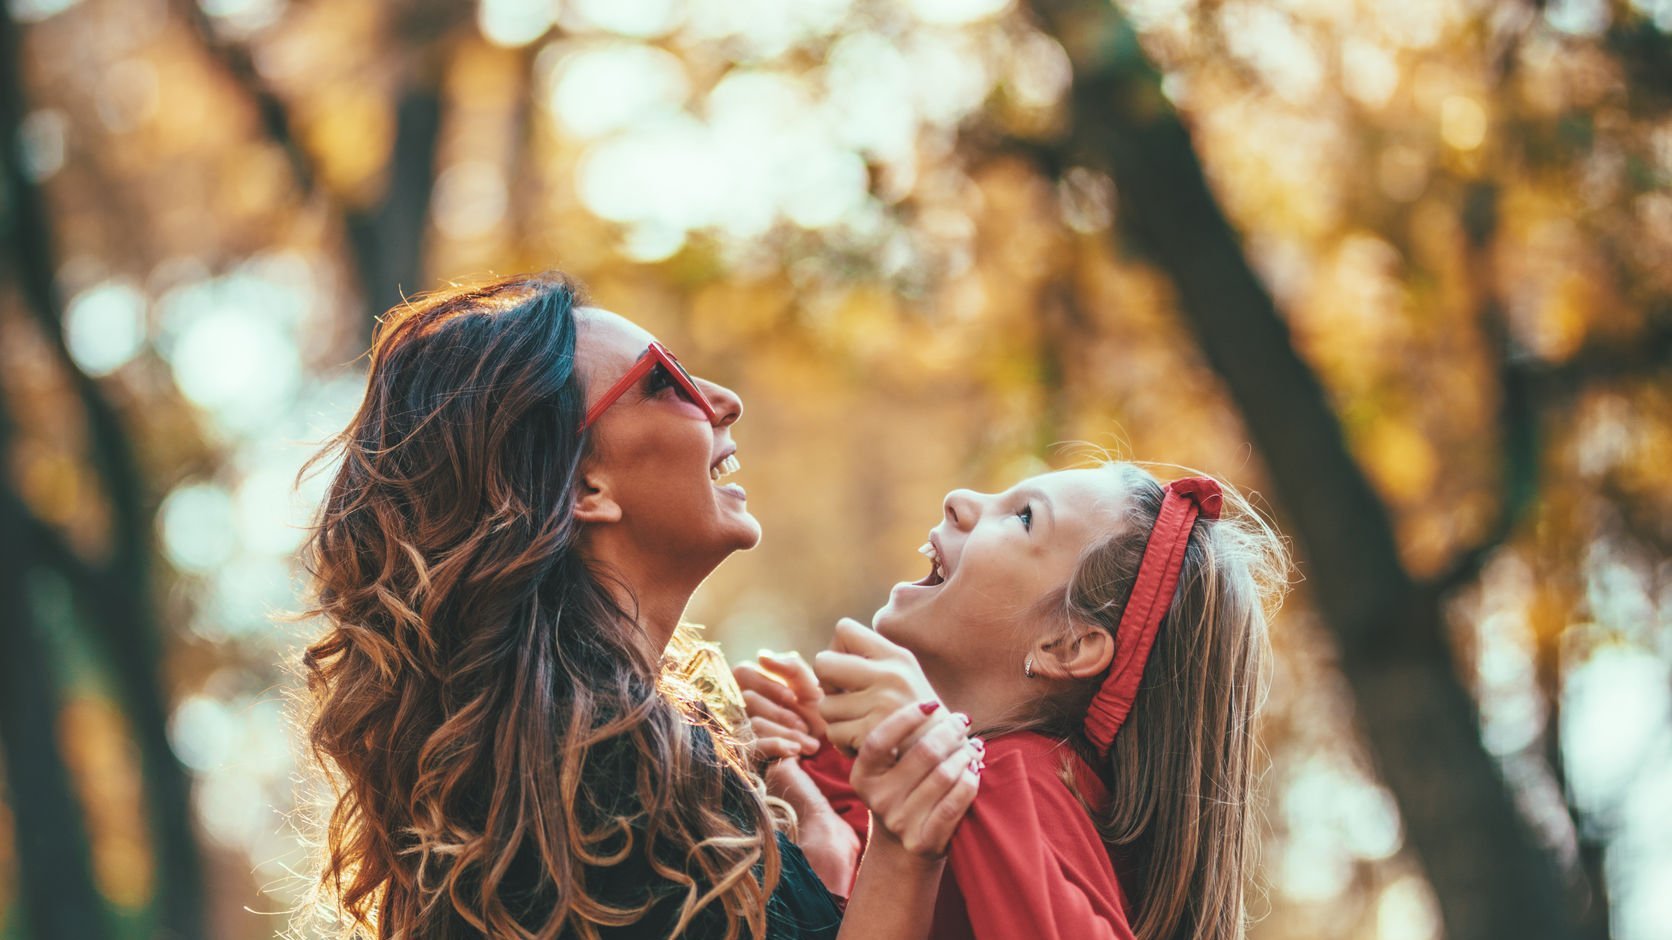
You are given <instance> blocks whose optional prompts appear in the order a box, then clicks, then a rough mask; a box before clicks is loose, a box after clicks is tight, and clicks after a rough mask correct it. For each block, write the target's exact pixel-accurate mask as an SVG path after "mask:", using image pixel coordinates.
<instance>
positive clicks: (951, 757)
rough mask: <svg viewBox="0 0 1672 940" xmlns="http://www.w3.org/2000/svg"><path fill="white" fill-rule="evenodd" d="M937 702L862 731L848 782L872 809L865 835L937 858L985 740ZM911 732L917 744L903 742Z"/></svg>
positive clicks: (973, 787) (976, 771)
mask: <svg viewBox="0 0 1672 940" xmlns="http://www.w3.org/2000/svg"><path fill="white" fill-rule="evenodd" d="M964 730H965V729H964V723H963V722H962V721H960V720H958V719H957V718H956V717H954V716H948V715H947V714H946V713H945V712H944V711H943V710H941V708H940V703H939V702H936V701H933V700H931V701H927V702H921V703H916V702H914V703H910V704H907V705H905V706H904V707H902V708H898V709H896V710H895V711H894V712H893V713H891V714H889V715H888V716H887V717H885V718H884V719H883V720H882V721H881V722H879V723H878V724H877V726H876V727H875V728H872V729H871V731H870V732H869V733H868V734H866V735H865V738H864V740H863V741H862V742H861V743H860V746H859V756H858V757H857V758H856V759H855V760H854V764H853V776H852V779H851V782H852V784H853V788H854V790H855V791H857V792H858V793H859V796H860V798H861V799H863V800H864V801H865V805H867V806H869V807H870V808H871V841H872V845H873V846H879V847H881V846H880V843H881V842H882V841H884V840H891V841H892V842H894V843H897V845H898V846H899V847H900V848H902V849H904V850H905V851H906V852H909V853H911V854H913V855H917V856H920V857H923V858H926V859H938V858H940V857H941V856H943V855H945V854H946V846H947V843H948V842H950V841H951V839H952V832H953V830H954V829H956V828H957V827H958V823H959V822H960V821H962V820H963V818H964V813H965V812H967V811H968V810H969V808H970V804H971V803H972V802H974V800H975V795H976V792H977V790H978V788H979V786H980V782H981V769H982V767H983V764H982V760H981V758H982V755H983V754H984V753H986V749H987V748H986V745H985V744H984V743H983V742H982V741H981V739H980V738H970V737H967V736H966V735H965V733H964ZM913 737H916V743H911V744H908V743H907V742H908V741H909V740H910V739H911V738H913Z"/></svg>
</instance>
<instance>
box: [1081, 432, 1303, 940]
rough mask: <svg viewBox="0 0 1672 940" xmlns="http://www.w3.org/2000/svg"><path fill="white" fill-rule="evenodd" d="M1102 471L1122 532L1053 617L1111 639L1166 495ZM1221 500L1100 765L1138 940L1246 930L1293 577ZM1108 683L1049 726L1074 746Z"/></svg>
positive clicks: (1241, 515)
mask: <svg viewBox="0 0 1672 940" xmlns="http://www.w3.org/2000/svg"><path fill="white" fill-rule="evenodd" d="M1105 467H1106V468H1107V469H1108V470H1109V472H1112V473H1115V474H1118V475H1119V477H1120V480H1121V484H1122V490H1123V491H1124V492H1125V494H1126V496H1125V498H1124V502H1123V504H1122V506H1123V512H1122V516H1121V519H1120V520H1119V522H1118V523H1117V525H1116V526H1115V527H1114V529H1113V531H1112V532H1111V534H1110V535H1109V536H1107V537H1106V538H1104V539H1102V540H1100V541H1097V542H1095V543H1093V545H1092V546H1091V547H1090V548H1089V549H1088V550H1087V551H1086V552H1085V554H1084V555H1083V556H1082V557H1081V559H1080V564H1079V566H1078V568H1077V569H1076V571H1075V573H1074V575H1073V577H1072V578H1071V579H1070V581H1069V583H1068V586H1067V588H1066V589H1065V590H1064V592H1063V593H1062V594H1061V595H1060V596H1059V597H1058V598H1056V599H1055V601H1054V602H1053V605H1057V604H1060V605H1061V606H1060V607H1058V609H1059V610H1063V611H1064V612H1065V613H1066V615H1067V617H1068V618H1069V620H1070V621H1071V622H1074V623H1079V624H1095V625H1099V626H1102V627H1103V628H1105V629H1107V630H1108V631H1109V632H1110V633H1111V634H1113V633H1115V631H1116V629H1117V627H1118V625H1119V623H1120V618H1121V613H1122V611H1124V610H1125V608H1126V602H1127V599H1128V597H1129V596H1130V595H1131V593H1132V584H1133V580H1134V579H1135V578H1136V577H1137V573H1138V566H1139V563H1140V562H1141V561H1142V559H1143V555H1144V547H1145V545H1146V544H1147V543H1148V541H1149V534H1150V529H1151V528H1152V527H1153V526H1154V525H1155V520H1156V517H1157V515H1158V514H1159V513H1160V511H1161V502H1162V496H1163V494H1162V486H1161V483H1160V482H1159V481H1157V480H1156V478H1155V477H1154V476H1153V475H1152V474H1151V473H1149V472H1148V471H1147V470H1145V469H1144V468H1142V467H1140V466H1138V465H1136V464H1132V463H1124V462H1112V463H1108V464H1105ZM1221 489H1222V491H1223V498H1224V511H1223V513H1222V514H1221V516H1220V518H1218V519H1212V520H1210V519H1198V520H1197V521H1196V523H1195V525H1194V526H1193V527H1192V529H1191V533H1190V537H1189V541H1188V542H1187V545H1186V548H1185V553H1184V561H1183V564H1182V566H1181V569H1180V575H1179V583H1178V587H1177V589H1176V591H1175V593H1174V595H1173V601H1172V605H1171V607H1170V608H1169V609H1168V611H1167V615H1166V617H1165V618H1164V619H1163V620H1162V622H1161V626H1160V629H1159V630H1158V631H1157V633H1156V639H1155V645H1154V646H1153V647H1152V648H1151V650H1150V655H1149V661H1148V663H1147V664H1146V666H1145V668H1144V677H1143V682H1142V684H1141V685H1140V686H1139V690H1138V694H1137V697H1136V699H1135V700H1134V703H1133V707H1132V713H1131V714H1130V715H1129V716H1128V717H1127V720H1126V723H1125V724H1124V725H1123V726H1122V727H1121V730H1120V732H1119V733H1118V734H1117V735H1116V736H1115V740H1114V744H1113V746H1112V747H1111V748H1110V750H1109V755H1108V757H1107V759H1106V761H1105V762H1104V763H1103V765H1102V770H1103V772H1104V773H1107V774H1108V776H1109V780H1110V784H1111V785H1110V789H1109V800H1108V803H1107V805H1106V807H1104V808H1103V809H1102V811H1101V812H1099V813H1097V814H1096V815H1097V820H1096V821H1097V824H1098V829H1099V830H1100V831H1101V833H1102V835H1103V839H1104V841H1105V842H1106V843H1107V844H1108V845H1109V847H1110V850H1111V854H1112V855H1113V856H1114V858H1115V860H1116V867H1117V869H1118V870H1119V871H1120V872H1121V873H1122V876H1123V882H1126V884H1125V886H1126V888H1127V891H1128V893H1129V894H1130V895H1131V897H1132V900H1133V903H1134V906H1135V908H1136V917H1135V918H1134V923H1133V928H1134V932H1135V933H1136V934H1137V936H1138V937H1139V938H1140V940H1237V938H1241V937H1242V936H1244V934H1245V931H1246V913H1245V905H1244V901H1243V894H1244V888H1245V879H1246V877H1247V876H1248V874H1249V871H1250V864H1251V850H1252V845H1253V838H1252V833H1251V832H1250V825H1251V821H1252V809H1251V800H1250V798H1251V792H1252V789H1253V784H1254V774H1255V763H1256V748H1257V745H1256V742H1255V738H1254V729H1255V717H1256V714H1257V712H1258V711H1259V707H1260V704H1261V700H1262V698H1263V696H1264V691H1265V689H1264V682H1265V670H1266V668H1267V660H1268V659H1269V644H1268V640H1267V634H1266V625H1267V621H1268V619H1269V617H1270V616H1271V615H1272V614H1273V613H1274V612H1275V610H1276V606H1277V604H1278V603H1279V602H1280V600H1281V598H1282V596H1283V593H1284V591H1285V589H1286V587H1287V584H1288V576H1289V571H1290V566H1289V557H1288V551H1287V548H1286V546H1285V545H1284V543H1283V540H1282V539H1281V538H1280V537H1279V536H1278V535H1277V534H1276V532H1275V531H1274V530H1273V529H1272V528H1271V527H1270V525H1269V524H1267V523H1266V522H1265V520H1264V519H1263V518H1261V516H1260V514H1259V513H1258V512H1256V511H1255V510H1254V509H1253V508H1252V507H1251V506H1250V505H1249V504H1248V501H1247V500H1246V499H1245V498H1244V497H1242V496H1241V495H1240V494H1238V493H1237V491H1236V490H1235V489H1233V488H1231V487H1230V486H1223V485H1222V487H1221ZM1101 681H1102V677H1101V676H1099V677H1098V678H1097V680H1096V681H1094V682H1091V683H1087V684H1086V685H1085V686H1084V687H1083V688H1080V689H1078V690H1077V692H1078V693H1079V694H1078V696H1077V698H1076V700H1075V701H1074V702H1072V703H1061V702H1058V703H1052V705H1053V706H1054V707H1053V709H1052V711H1053V718H1054V720H1053V721H1051V724H1053V725H1056V726H1058V727H1059V728H1061V729H1068V728H1072V729H1074V732H1070V733H1071V734H1072V733H1077V732H1078V728H1079V722H1080V720H1081V719H1082V718H1083V716H1084V715H1085V706H1086V704H1087V703H1088V702H1089V701H1090V699H1091V696H1092V694H1093V693H1094V692H1095V691H1096V688H1097V685H1098V684H1100V683H1101ZM1082 743H1083V744H1084V743H1085V742H1082ZM1085 749H1086V751H1087V752H1088V753H1089V752H1090V747H1089V744H1086V747H1085Z"/></svg>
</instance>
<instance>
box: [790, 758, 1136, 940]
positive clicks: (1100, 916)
mask: <svg viewBox="0 0 1672 940" xmlns="http://www.w3.org/2000/svg"><path fill="white" fill-rule="evenodd" d="M986 760H987V767H986V769H985V770H984V771H982V774H981V791H980V793H978V794H977V795H976V798H975V803H974V804H973V805H972V806H971V807H970V810H969V814H968V815H966V816H965V817H964V820H963V822H961V823H959V825H958V829H957V832H956V833H955V834H954V835H953V837H952V845H951V846H950V848H949V849H948V852H947V877H946V878H944V879H943V880H942V881H941V890H940V895H939V897H938V898H937V899H936V902H935V922H934V925H933V927H932V929H931V930H930V932H929V937H930V940H1021V938H1037V940H1133V933H1132V927H1131V925H1130V920H1129V918H1128V916H1127V912H1128V911H1129V910H1130V906H1129V904H1128V903H1127V897H1126V893H1125V892H1124V891H1123V890H1122V889H1121V885H1120V880H1119V879H1118V878H1117V877H1116V874H1115V868H1114V865H1113V863H1112V862H1111V861H1110V858H1109V852H1108V849H1107V848H1106V847H1105V846H1104V844H1103V840H1102V838H1101V837H1099V835H1098V833H1097V827H1096V826H1095V825H1094V824H1093V823H1092V818H1091V816H1090V814H1088V813H1087V811H1086V808H1085V807H1084V806H1082V805H1081V803H1080V800H1079V798H1077V797H1076V796H1075V794H1074V792H1073V791H1072V790H1070V789H1069V787H1068V784H1067V783H1066V782H1065V781H1064V780H1063V777H1062V773H1063V768H1064V767H1065V766H1067V767H1068V768H1069V769H1070V772H1071V773H1073V775H1074V780H1075V783H1076V785H1077V786H1078V787H1079V792H1080V795H1081V796H1083V797H1085V799H1086V800H1087V801H1088V802H1089V803H1090V804H1091V805H1092V806H1093V807H1098V808H1101V807H1102V806H1103V804H1104V802H1105V801H1106V800H1107V799H1108V790H1107V788H1106V787H1104V785H1103V782H1102V781H1101V780H1100V779H1099V778H1098V776H1097V773H1096V772H1095V771H1093V770H1092V768H1091V765H1089V764H1088V763H1086V761H1085V760H1084V759H1083V758H1082V757H1080V755H1079V754H1078V753H1076V752H1075V751H1074V749H1073V748H1071V747H1069V746H1068V745H1066V744H1064V743H1063V742H1061V741H1058V740H1054V739H1052V738H1048V737H1045V736H1043V735H1038V734H1032V733H1028V732H1021V733H1017V734H1009V735H1005V736H1003V737H999V738H994V739H993V740H991V741H988V742H987V755H986ZM801 765H802V767H803V768H804V769H805V770H806V771H807V773H808V774H809V775H811V776H812V778H813V780H814V782H816V783H817V784H818V786H819V789H820V790H821V791H822V792H823V793H824V794H825V796H826V797H827V798H829V800H830V802H831V805H832V806H834V807H835V809H836V812H837V813H838V814H839V815H840V816H841V817H842V820H843V821H844V822H846V823H847V824H848V825H849V826H850V827H852V828H853V830H854V831H855V832H857V833H858V834H859V838H860V840H861V841H864V840H865V838H866V837H867V835H868V834H869V832H870V813H869V811H867V810H866V808H865V804H864V803H863V802H862V801H860V799H859V796H858V794H856V793H855V792H854V790H853V787H852V786H851V785H850V784H849V783H848V776H849V774H850V773H851V771H852V769H853V762H852V761H851V760H849V759H848V758H847V757H846V756H844V755H843V754H841V753H840V752H838V751H837V750H836V748H834V747H832V746H830V745H829V743H828V742H826V743H825V745H824V746H823V747H820V748H819V750H818V752H817V753H815V754H814V755H812V756H811V757H804V758H802V759H801ZM850 887H851V886H850Z"/></svg>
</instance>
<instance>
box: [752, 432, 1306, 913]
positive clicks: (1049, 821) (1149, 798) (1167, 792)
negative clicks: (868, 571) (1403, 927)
mask: <svg viewBox="0 0 1672 940" xmlns="http://www.w3.org/2000/svg"><path fill="white" fill-rule="evenodd" d="M1225 509H1230V510H1231V511H1230V512H1222V511H1223V510H1225ZM944 516H945V518H944V521H943V522H942V523H941V524H940V525H939V526H937V527H936V528H935V529H934V530H933V531H931V532H930V533H929V540H928V543H927V544H926V545H924V547H923V549H922V550H923V553H924V554H925V555H927V556H928V558H929V561H930V571H929V574H928V575H927V576H926V577H925V578H923V579H922V580H921V581H918V582H916V583H911V584H906V583H902V584H898V585H896V586H895V587H894V589H893V591H892V593H891V594H890V597H889V600H888V603H887V604H886V605H885V606H884V607H883V608H882V609H881V610H879V611H878V612H877V614H876V616H875V618H874V621H873V623H874V626H875V632H872V631H871V630H867V629H865V628H864V627H863V626H861V625H859V624H857V623H855V622H853V621H843V622H841V623H840V624H838V625H837V628H836V638H835V642H834V643H833V645H832V649H831V650H827V651H825V652H821V653H820V654H819V655H818V656H817V657H816V659H815V668H816V672H817V679H816V680H815V679H814V678H813V677H812V676H811V675H810V674H809V673H808V671H807V670H806V666H805V664H801V663H798V662H797V661H796V660H794V659H792V658H783V657H770V656H768V657H763V658H762V660H761V661H760V663H759V664H758V665H745V666H742V667H739V668H738V670H737V677H738V679H739V682H740V683H741V684H742V685H743V687H744V688H745V690H746V692H745V695H746V699H747V704H748V707H749V710H750V715H751V720H752V722H753V724H754V727H755V731H756V734H757V735H758V736H760V737H761V738H762V739H763V740H765V741H769V742H771V743H769V744H762V745H761V748H762V750H763V751H767V750H770V751H771V752H772V753H774V754H776V755H778V756H781V757H786V758H791V760H786V761H783V763H785V764H795V763H799V765H800V766H799V767H798V768H796V769H795V770H780V771H779V774H780V776H783V775H784V774H786V773H805V774H806V775H808V776H810V777H811V778H812V780H813V781H814V782H815V783H816V784H817V785H818V787H819V789H820V790H821V791H822V792H823V793H824V794H825V795H826V796H827V798H828V799H829V801H830V807H829V809H830V810H832V811H834V812H836V813H839V814H840V815H841V816H842V818H843V819H844V820H846V821H848V822H849V823H850V824H851V825H852V826H853V828H854V830H855V832H856V833H857V834H858V835H859V837H860V838H861V839H863V838H864V837H865V835H866V833H867V831H868V825H869V823H870V822H871V821H872V820H875V821H876V822H878V823H879V824H882V825H886V826H889V827H894V826H897V825H899V824H900V823H901V821H902V820H901V818H900V815H901V813H902V808H901V807H900V806H898V805H879V801H878V800H876V799H875V798H873V799H872V801H871V805H870V806H869V812H868V813H867V812H866V808H865V807H864V806H863V805H861V804H860V803H859V802H858V801H857V796H856V794H855V793H854V792H853V791H852V789H851V788H850V787H849V786H848V784H847V777H848V774H849V769H848V762H847V758H846V757H845V756H844V755H843V754H842V753H841V752H840V751H839V749H842V748H845V749H850V750H851V749H852V748H853V747H854V745H855V744H856V743H858V742H862V741H864V740H865V738H866V735H867V734H870V733H871V729H872V727H873V726H875V725H876V723H877V721H878V718H879V716H881V715H884V714H887V713H888V712H890V711H891V710H893V709H894V708H896V707H897V706H898V704H899V703H901V702H904V701H908V700H911V699H917V698H925V697H929V696H932V695H934V694H935V693H938V695H939V698H940V699H941V700H943V701H944V702H946V703H947V705H948V706H950V707H952V708H955V709H959V710H961V711H962V712H964V713H966V714H967V715H968V716H969V719H970V720H971V722H972V723H973V725H974V728H975V730H977V731H978V732H980V733H982V734H983V735H984V736H985V738H986V770H985V773H983V775H982V788H981V792H980V794H979V796H977V797H976V799H975V802H974V805H973V806H972V808H971V809H970V811H969V814H968V816H967V817H966V818H965V819H964V821H963V822H962V823H961V824H960V826H959V827H958V829H957V830H956V832H955V834H954V836H953V838H952V842H951V847H950V853H949V866H948V869H947V872H948V874H949V875H950V877H947V878H944V879H943V881H942V884H941V889H940V895H939V898H938V902H937V906H936V909H935V913H934V917H933V920H932V924H927V925H925V931H926V935H927V936H930V937H934V938H936V940H951V938H965V937H974V938H980V940H989V938H991V940H999V938H1016V937H1039V938H1048V940H1049V938H1065V940H1066V938H1076V940H1088V938H1126V937H1134V936H1136V937H1141V938H1144V940H1174V938H1191V940H1231V938H1236V937H1240V936H1242V934H1243V929H1244V911H1243V881H1244V876H1245V869H1246V866H1247V857H1248V846H1249V838H1248V833H1247V830H1248V820H1249V789H1250V785H1251V780H1252V764H1253V756H1254V741H1253V731H1252V720H1253V718H1254V714H1255V711H1256V709H1257V707H1258V704H1259V701H1260V684H1261V674H1262V673H1261V671H1262V667H1263V663H1264V661H1265V655H1266V653H1265V645H1266V638H1265V631H1266V622H1267V617H1268V614H1269V613H1270V609H1271V608H1272V607H1273V605H1274V604H1275V602H1276V601H1277V600H1278V598H1279V596H1280V594H1281V589H1282V587H1283V584H1284V581H1285V575H1286V571H1287V558H1286V553H1285V550H1284V547H1283V545H1282V543H1281V541H1280V540H1279V538H1278V537H1277V536H1276V535H1275V533H1274V532H1273V531H1272V530H1271V529H1270V528H1269V527H1268V526H1267V525H1266V524H1265V523H1264V522H1262V521H1261V519H1260V518H1259V516H1258V515H1257V514H1255V513H1254V512H1253V511H1252V510H1251V509H1250V508H1249V507H1248V504H1247V503H1246V501H1245V500H1243V499H1242V498H1241V497H1240V496H1238V495H1237V494H1236V493H1234V492H1233V491H1230V490H1228V489H1225V490H1222V489H1221V487H1220V486H1219V485H1218V484H1216V483H1215V482H1214V481H1212V480H1209V479H1206V478H1202V477H1192V478H1187V479H1183V480H1177V481H1174V482H1173V483H1170V484H1167V485H1166V486H1163V485H1162V484H1161V483H1159V482H1158V481H1157V480H1156V479H1155V478H1154V477H1153V476H1151V475H1150V474H1149V473H1148V472H1146V471H1145V470H1143V469H1141V468H1139V467H1137V466H1135V465H1133V464H1129V463H1111V464H1103V465H1101V466H1098V467H1095V468H1091V469H1082V470H1070V471H1064V472H1059V473H1051V474H1046V475H1043V476H1040V477H1036V478H1033V479H1030V480H1025V481H1023V482H1022V483H1019V484H1017V485H1016V486H1014V487H1011V488H1010V489H1008V490H1006V491H1004V492H1002V493H997V494H991V495H987V494H980V493H974V492H970V491H968V490H955V491H953V492H952V493H950V494H948V495H947V497H946V500H945V505H944ZM821 684H822V687H823V689H822V693H821V690H820V689H819V685H821ZM931 687H932V689H933V692H931V691H930V688H931ZM821 739H828V740H829V741H831V742H834V743H835V744H836V745H837V747H835V748H832V747H829V746H824V745H823V743H822V741H821ZM798 756H799V758H800V759H799V761H796V760H794V758H796V757H798ZM821 874H822V872H821ZM835 887H836V888H837V889H838V890H840V888H841V887H842V886H840V885H837V886H835Z"/></svg>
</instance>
